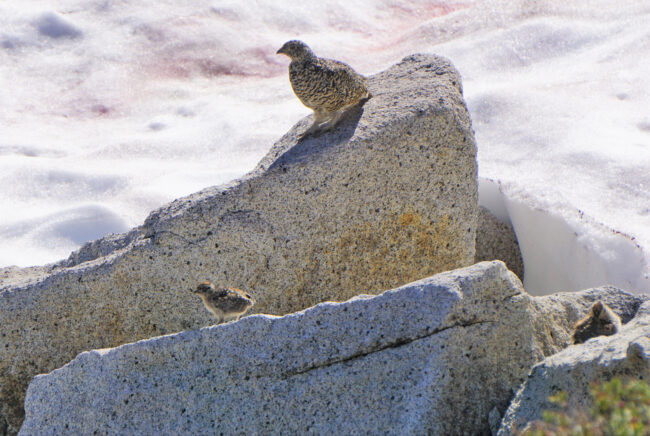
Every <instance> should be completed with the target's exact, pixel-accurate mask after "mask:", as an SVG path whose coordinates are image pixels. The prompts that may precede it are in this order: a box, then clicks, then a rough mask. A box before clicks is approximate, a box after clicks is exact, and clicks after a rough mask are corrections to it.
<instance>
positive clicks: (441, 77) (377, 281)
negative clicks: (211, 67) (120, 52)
mask: <svg viewBox="0 0 650 436" xmlns="http://www.w3.org/2000/svg"><path fill="white" fill-rule="evenodd" d="M369 86H370V89H371V92H372V95H373V97H372V98H371V99H370V100H369V101H367V102H366V103H365V104H364V105H363V106H361V107H358V108H356V109H355V110H352V111H351V112H350V113H349V116H348V117H347V118H346V119H345V120H344V121H342V123H341V124H340V125H339V126H338V127H337V129H336V130H334V131H332V132H328V133H326V134H323V135H322V136H319V137H317V138H315V137H308V138H306V139H304V140H300V139H299V136H300V134H301V133H302V132H304V131H305V130H306V129H307V128H308V126H309V125H310V123H311V116H310V117H307V118H305V119H303V120H302V121H300V122H299V123H298V124H297V125H296V126H294V127H293V128H292V129H291V130H290V131H289V132H288V133H287V134H286V135H285V136H284V137H283V138H282V139H280V141H279V142H278V143H276V144H275V145H274V146H273V148H272V149H271V150H270V151H269V153H268V154H267V156H266V157H264V158H263V159H262V161H261V162H260V163H259V165H258V166H257V167H256V168H255V169H254V170H253V171H252V172H251V173H249V174H248V175H246V176H244V177H243V178H241V179H238V180H235V181H233V182H232V183H229V184H227V185H223V186H218V187H212V188H208V189H205V190H203V191H201V192H198V193H196V194H194V195H191V196H189V197H186V198H182V199H179V200H177V201H174V202H172V203H171V204H169V205H167V206H165V207H162V208H161V209H159V210H157V211H155V212H153V213H152V214H151V215H150V216H149V217H148V218H147V220H146V221H145V223H144V224H143V225H142V226H141V227H138V228H136V229H133V230H132V231H130V232H129V233H127V234H124V235H112V236H110V237H107V238H104V239H102V240H99V241H95V242H92V243H90V244H87V245H86V246H84V247H82V248H81V249H80V250H79V251H78V252H76V253H73V254H72V255H71V256H70V258H69V259H68V260H67V261H65V262H62V263H60V264H58V265H54V266H47V267H46V268H35V269H32V270H29V271H25V274H24V275H23V276H24V277H23V278H22V279H20V278H19V277H20V276H21V274H20V272H16V271H12V270H9V269H7V270H4V271H3V272H2V277H0V279H1V280H2V283H4V285H2V284H0V319H2V328H3V333H2V336H1V337H0V353H2V355H1V358H0V423H2V422H3V421H5V422H4V426H5V427H6V428H7V431H8V432H9V433H15V432H16V431H17V430H18V428H19V427H20V425H21V422H22V419H23V398H24V393H25V390H26V388H27V385H28V383H29V382H30V381H31V379H32V377H33V376H34V375H36V374H39V373H45V372H49V371H51V370H53V369H55V368H58V367H60V366H62V365H63V364H65V363H66V362H68V361H70V360H71V359H72V358H74V356H76V355H77V354H78V353H80V352H82V351H85V350H91V349H96V348H105V347H114V346H117V345H119V344H124V343H128V342H134V341H137V340H139V339H144V338H149V337H153V336H159V335H163V334H168V333H173V332H178V331H182V330H188V329H196V328H199V327H202V326H206V325H209V324H210V323H211V321H212V320H211V318H210V315H209V313H208V312H207V311H206V310H205V309H204V308H203V307H202V304H201V302H200V300H199V299H198V298H196V296H195V295H193V294H191V293H190V292H188V289H190V288H192V287H194V286H196V284H197V283H198V282H200V281H202V280H205V279H210V280H212V281H214V282H216V283H219V284H223V285H228V286H234V287H238V288H241V289H245V290H246V291H247V292H250V293H251V294H253V295H254V296H255V297H256V299H257V305H256V306H255V308H254V311H255V312H258V313H269V314H275V315H282V314H286V313H291V312H295V311H297V310H301V309H305V308H307V307H310V306H312V305H314V304H317V303H319V302H321V301H326V300H336V301H344V300H346V299H348V298H350V297H352V296H354V295H357V294H359V293H360V292H372V293H378V292H381V291H383V290H386V289H391V288H394V287H396V286H399V285H401V284H404V283H408V282H411V281H413V280H417V279H421V278H423V277H427V276H430V275H432V274H435V273H437V272H440V271H445V270H450V269H453V268H458V267H461V266H467V265H471V264H472V263H473V259H474V241H475V233H476V225H477V224H476V223H477V215H478V204H477V179H476V178H477V164H476V144H475V141H474V136H473V132H472V128H471V123H470V119H469V115H468V112H467V108H466V106H465V102H464V100H463V96H462V87H461V79H460V76H459V75H458V72H457V71H456V70H455V68H454V67H453V66H452V65H451V63H450V62H449V61H448V60H446V59H443V58H440V57H437V56H433V55H413V56H409V57H407V58H405V59H404V60H403V61H402V62H400V63H399V64H397V65H395V66H393V67H391V68H389V69H388V70H386V71H384V72H382V73H379V74H377V75H375V76H373V77H371V78H370V80H369ZM152 147H155V144H152ZM17 277H18V278H17ZM263 320H265V321H263ZM250 322H253V321H247V323H250ZM255 322H264V323H268V322H270V321H268V318H261V319H260V320H258V321H255ZM219 331H222V330H219ZM201 334H204V333H201Z"/></svg>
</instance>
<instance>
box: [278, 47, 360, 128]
mask: <svg viewBox="0 0 650 436" xmlns="http://www.w3.org/2000/svg"><path fill="white" fill-rule="evenodd" d="M278 53H281V54H285V55H287V56H289V58H291V64H290V65H289V82H290V83H291V87H292V88H293V92H294V93H295V94H296V96H297V97H298V99H300V101H301V102H302V104H304V105H305V106H307V107H308V108H310V109H312V110H313V111H314V124H313V125H312V127H311V128H310V130H309V131H307V132H306V134H307V133H311V132H314V131H317V130H320V129H322V128H323V127H325V128H327V129H331V128H332V127H334V126H335V125H336V123H337V122H338V121H339V119H340V117H341V115H342V114H343V113H344V112H345V110H347V109H348V108H350V107H351V106H354V105H356V104H357V103H359V102H360V101H361V100H363V99H365V98H368V97H369V96H370V93H369V92H368V85H367V83H366V78H365V77H363V76H362V75H361V74H359V73H357V72H356V71H354V69H352V67H350V66H349V65H347V64H345V63H343V62H339V61H336V60H333V59H324V58H319V57H318V56H316V55H315V54H314V52H313V51H312V50H311V49H310V48H309V47H308V46H307V45H306V44H305V43H303V42H301V41H289V42H287V43H285V44H284V45H283V46H282V48H280V50H278Z"/></svg>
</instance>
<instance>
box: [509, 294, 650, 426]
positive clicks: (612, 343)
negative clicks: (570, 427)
mask: <svg viewBox="0 0 650 436" xmlns="http://www.w3.org/2000/svg"><path fill="white" fill-rule="evenodd" d="M613 309H614V311H615V312H617V313H618V314H619V315H621V313H619V312H618V311H617V310H616V309H615V308H613ZM628 319H629V317H628ZM623 321H625V319H623ZM613 377H632V378H636V379H644V380H648V379H650V301H646V302H645V303H643V305H642V306H641V307H640V308H639V310H638V312H637V313H636V316H634V318H633V319H632V320H631V321H630V322H629V323H628V324H624V325H623V327H622V329H621V331H620V332H619V333H617V334H615V335H613V336H598V337H596V338H592V339H590V340H588V341H586V342H585V343H584V344H579V345H575V346H572V347H568V348H566V349H565V350H563V351H562V352H560V353H557V354H555V355H553V356H551V357H549V358H547V359H545V360H544V361H542V362H541V363H539V364H537V365H536V366H535V367H534V368H533V369H532V371H531V374H530V377H529V378H528V380H526V383H525V384H524V385H523V386H522V387H521V389H520V390H519V391H518V392H517V395H516V396H515V398H514V399H513V401H512V404H511V405H510V407H509V408H508V411H507V412H506V414H505V416H504V418H503V421H502V423H501V428H500V429H499V433H498V435H499V436H506V435H512V434H516V433H517V431H518V430H522V429H524V428H525V427H526V426H527V425H528V424H529V423H531V422H532V421H535V420H538V419H542V411H543V410H545V409H550V408H552V406H553V405H552V404H551V403H550V402H549V401H548V397H549V396H550V395H554V394H556V393H558V392H559V391H561V390H562V391H566V392H567V394H568V397H567V403H568V404H570V405H572V406H576V407H578V406H582V407H585V408H589V407H591V395H590V393H589V388H590V387H591V384H592V383H594V382H597V381H600V382H602V381H606V380H610V379H611V378H613Z"/></svg>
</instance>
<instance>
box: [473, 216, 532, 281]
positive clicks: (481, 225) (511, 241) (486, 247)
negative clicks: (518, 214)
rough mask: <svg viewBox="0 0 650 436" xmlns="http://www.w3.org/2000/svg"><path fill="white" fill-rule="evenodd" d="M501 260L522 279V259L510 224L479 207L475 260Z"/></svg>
mask: <svg viewBox="0 0 650 436" xmlns="http://www.w3.org/2000/svg"><path fill="white" fill-rule="evenodd" d="M486 260H502V261H503V262H504V263H505V264H506V266H507V267H508V269H509V270H510V271H512V272H513V273H515V274H517V277H519V280H521V281H522V282H523V281H524V260H523V258H522V257H521V250H520V249H519V242H518V241H517V235H516V234H515V230H514V229H513V228H512V225H510V224H509V223H504V222H502V221H501V220H499V219H498V218H497V217H496V216H494V215H493V214H492V212H490V211H489V210H488V209H486V208H485V207H483V206H480V207H479V213H478V225H477V228H476V254H475V255H474V261H475V262H483V261H486Z"/></svg>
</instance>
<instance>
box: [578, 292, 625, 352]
mask: <svg viewBox="0 0 650 436" xmlns="http://www.w3.org/2000/svg"><path fill="white" fill-rule="evenodd" d="M620 329H621V318H620V317H619V316H618V315H617V314H615V313H614V311H613V310H612V309H610V308H609V307H608V306H607V305H606V304H604V303H603V302H602V301H600V300H599V301H596V302H595V303H594V305H593V306H591V310H589V313H588V314H587V316H586V317H584V318H582V319H581V320H580V321H578V322H577V323H575V325H574V326H573V330H574V332H573V343H574V344H582V343H583V342H585V341H586V340H588V339H591V338H594V337H596V336H601V335H605V336H610V335H613V334H615V333H618V331H619V330H620Z"/></svg>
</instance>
